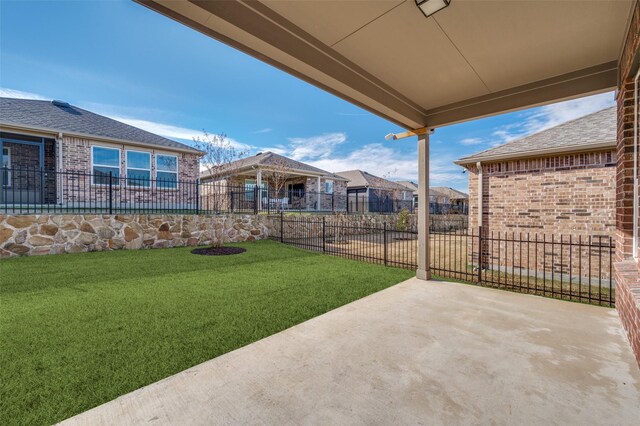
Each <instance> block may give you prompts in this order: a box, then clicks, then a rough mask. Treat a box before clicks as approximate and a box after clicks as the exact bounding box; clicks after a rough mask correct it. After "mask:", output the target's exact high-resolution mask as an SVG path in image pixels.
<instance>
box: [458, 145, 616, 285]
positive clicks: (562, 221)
mask: <svg viewBox="0 0 640 426" xmlns="http://www.w3.org/2000/svg"><path fill="white" fill-rule="evenodd" d="M613 166H615V151H613V150H609V151H601V152H591V153H578V154H571V155H559V156H553V157H543V158H532V159H524V160H512V161H498V162H492V163H486V164H483V165H482V168H483V207H482V211H483V221H482V226H483V234H484V235H485V236H486V237H489V239H490V240H488V241H487V242H486V243H485V244H484V245H483V247H484V251H483V263H485V264H486V265H494V266H496V265H499V266H500V267H502V268H507V269H509V270H513V271H514V273H519V271H520V269H522V270H523V271H525V272H524V273H526V271H529V272H531V273H534V271H536V272H537V273H539V274H544V273H547V274H563V275H568V274H570V275H571V276H573V277H577V276H578V275H580V276H582V277H583V278H585V281H588V279H589V277H591V278H592V282H597V280H604V282H605V283H606V284H607V285H608V281H609V279H610V278H611V275H610V274H609V265H610V261H611V256H612V253H611V250H610V248H609V247H610V245H611V243H612V237H613V236H614V234H615V217H614V215H615V208H614V202H615V183H614V180H615V168H614V167H613ZM477 172H478V171H477V169H476V168H475V167H471V168H470V172H469V230H470V232H473V233H474V235H477V233H478V173H477ZM514 240H516V241H519V240H521V241H523V242H515V241H514ZM569 242H571V243H583V244H584V246H583V247H582V248H579V247H577V246H575V245H569V244H567V243H569ZM587 244H589V245H594V246H596V247H598V246H602V247H598V248H595V249H593V248H592V249H589V248H588V247H587ZM469 250H470V252H471V258H472V261H473V262H474V263H475V264H477V262H478V245H477V241H476V240H474V243H473V244H472V243H471V242H470V243H469ZM594 280H596V281H594Z"/></svg>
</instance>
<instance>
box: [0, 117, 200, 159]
mask: <svg viewBox="0 0 640 426" xmlns="http://www.w3.org/2000/svg"><path fill="white" fill-rule="evenodd" d="M0 129H2V130H7V131H11V129H16V130H18V131H27V132H28V131H32V132H33V131H35V132H42V133H48V134H51V135H53V136H54V138H55V135H59V134H60V133H62V130H59V129H52V128H48V127H38V126H25V125H23V124H15V123H7V122H3V123H0ZM65 136H76V137H79V138H83V139H89V140H95V141H101V142H111V143H118V144H123V145H133V146H141V147H145V148H152V149H156V150H166V151H172V152H183V153H187V154H196V155H198V156H200V157H202V156H203V155H204V152H202V151H198V150H197V149H195V148H189V147H186V145H185V148H178V147H173V146H164V145H157V144H151V143H145V142H138V141H131V140H127V139H117V138H110V137H106V136H99V135H91V134H88V133H80V132H67V131H65ZM168 140H170V139H168ZM176 143H179V142H176Z"/></svg>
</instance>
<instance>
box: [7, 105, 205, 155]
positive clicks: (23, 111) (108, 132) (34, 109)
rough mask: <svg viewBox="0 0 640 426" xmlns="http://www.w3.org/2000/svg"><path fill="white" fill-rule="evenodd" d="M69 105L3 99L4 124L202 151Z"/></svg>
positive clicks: (195, 151) (181, 149)
mask: <svg viewBox="0 0 640 426" xmlns="http://www.w3.org/2000/svg"><path fill="white" fill-rule="evenodd" d="M66 105H67V106H64V104H62V105H61V104H59V105H56V104H54V102H53V101H41V100H32V99H14V98H0V124H2V125H6V126H9V125H15V126H20V127H26V128H34V129H39V130H49V131H54V132H62V133H72V134H78V135H86V136H94V137H100V138H104V139H113V140H118V141H125V142H133V143H140V144H144V145H153V146H159V147H163V148H167V149H176V150H180V151H190V152H194V153H199V152H200V151H198V150H196V149H194V148H192V147H190V146H188V145H185V144H182V143H180V142H176V141H173V140H171V139H167V138H164V137H162V136H158V135H156V134H153V133H150V132H147V131H146V130H142V129H139V128H137V127H133V126H130V125H128V124H125V123H122V122H120V121H116V120H114V119H111V118H109V117H105V116H103V115H99V114H96V113H93V112H91V111H87V110H84V109H82V108H78V107H76V106H73V105H69V104H66Z"/></svg>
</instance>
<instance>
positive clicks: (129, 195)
mask: <svg viewBox="0 0 640 426" xmlns="http://www.w3.org/2000/svg"><path fill="white" fill-rule="evenodd" d="M92 145H100V146H109V147H114V148H119V149H120V151H121V152H120V176H122V177H125V176H126V159H125V158H126V154H125V152H126V150H127V149H131V150H138V151H148V152H150V153H151V176H152V178H155V173H156V170H155V155H156V154H169V155H176V156H177V157H178V180H179V181H180V182H181V184H180V185H179V190H177V191H176V190H162V189H154V188H137V189H133V188H127V189H126V190H124V182H122V184H121V187H116V188H115V191H117V193H116V196H115V199H116V200H117V201H121V202H125V203H154V202H156V203H157V202H160V203H162V204H163V205H165V206H169V205H171V204H180V203H195V201H196V199H197V193H196V190H195V184H194V182H195V181H196V180H197V179H198V175H199V159H198V156H197V155H195V154H188V153H172V152H170V151H167V150H153V149H145V148H139V147H134V146H127V145H115V144H107V143H100V142H93V141H91V140H88V139H83V138H75V137H65V138H64V140H63V143H62V171H63V172H64V173H70V172H76V173H78V174H76V175H72V174H63V176H61V177H62V179H61V185H62V192H63V194H64V195H63V200H62V201H63V203H81V202H92V203H99V202H104V201H105V200H106V199H107V190H106V188H104V187H100V186H92V185H91V176H90V175H91V174H92V169H91V146H92Z"/></svg>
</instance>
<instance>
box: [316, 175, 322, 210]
mask: <svg viewBox="0 0 640 426" xmlns="http://www.w3.org/2000/svg"><path fill="white" fill-rule="evenodd" d="M320 184H321V183H320V176H318V187H317V189H316V193H317V198H318V199H317V200H316V210H317V211H320V206H321V205H322V204H321V202H322V199H321V198H322V197H321V196H320V188H321V186H320Z"/></svg>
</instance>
